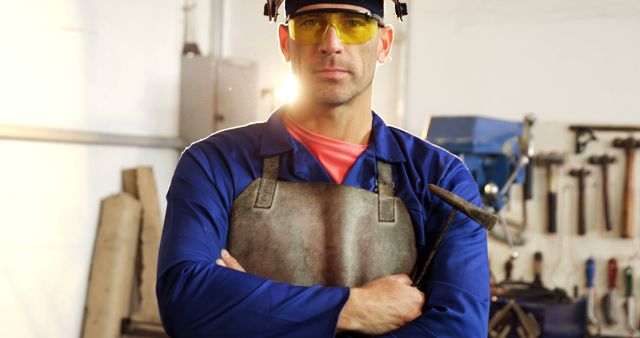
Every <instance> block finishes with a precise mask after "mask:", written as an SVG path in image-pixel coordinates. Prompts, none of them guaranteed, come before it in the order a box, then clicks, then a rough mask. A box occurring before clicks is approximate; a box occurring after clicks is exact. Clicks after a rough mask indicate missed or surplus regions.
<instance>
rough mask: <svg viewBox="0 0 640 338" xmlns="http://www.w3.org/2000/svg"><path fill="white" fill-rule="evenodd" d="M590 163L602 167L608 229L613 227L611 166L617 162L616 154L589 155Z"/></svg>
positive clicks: (604, 206)
mask: <svg viewBox="0 0 640 338" xmlns="http://www.w3.org/2000/svg"><path fill="white" fill-rule="evenodd" d="M589 163H590V164H593V165H597V166H599V167H600V171H601V173H602V206H603V210H604V227H605V229H607V231H611V229H613V225H612V224H611V210H610V207H609V166H610V165H611V164H613V163H616V158H615V157H614V156H609V155H607V154H604V155H601V156H591V157H589Z"/></svg>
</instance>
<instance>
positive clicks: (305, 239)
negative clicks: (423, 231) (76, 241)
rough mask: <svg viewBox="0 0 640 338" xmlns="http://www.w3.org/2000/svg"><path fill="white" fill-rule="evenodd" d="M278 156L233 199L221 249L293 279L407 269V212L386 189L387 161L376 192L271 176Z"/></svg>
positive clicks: (411, 243) (410, 250)
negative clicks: (224, 247) (284, 179)
mask: <svg viewBox="0 0 640 338" xmlns="http://www.w3.org/2000/svg"><path fill="white" fill-rule="evenodd" d="M279 165H280V157H279V156H274V157H268V158H266V159H265V160H264V165H263V175H262V177H261V178H258V179H256V180H255V181H253V182H252V183H251V184H250V185H249V186H248V187H247V188H246V189H245V190H244V191H243V192H242V193H241V194H240V195H239V196H238V197H237V198H236V200H235V201H234V203H233V209H232V213H231V222H230V228H229V238H228V245H227V246H228V249H229V252H230V253H231V255H233V256H234V257H235V258H236V259H237V260H238V262H239V263H240V264H241V265H242V266H243V267H244V268H245V270H246V271H247V272H248V273H252V274H255V275H258V276H260V277H263V278H267V279H272V280H275V281H278V282H283V283H289V284H294V285H304V286H311V285H324V286H349V287H354V286H361V285H363V284H365V283H367V282H369V281H372V280H374V279H377V278H379V277H382V276H384V275H391V274H398V273H406V274H411V272H412V270H413V268H414V265H415V263H416V256H417V249H416V243H415V233H414V228H413V225H412V222H411V217H410V216H409V213H408V211H407V209H406V207H405V206H404V203H403V202H402V200H400V199H399V198H397V197H395V196H394V183H393V174H392V167H391V165H390V164H388V163H383V162H379V161H378V163H377V165H378V177H377V188H376V192H370V191H367V190H364V189H360V188H356V187H351V186H343V185H338V184H325V183H299V182H285V181H278V173H279Z"/></svg>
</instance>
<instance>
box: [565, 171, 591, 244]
mask: <svg viewBox="0 0 640 338" xmlns="http://www.w3.org/2000/svg"><path fill="white" fill-rule="evenodd" d="M590 174H591V171H589V170H587V169H585V168H578V169H573V170H571V171H569V175H571V176H573V177H576V178H577V179H578V234H579V235H584V234H586V233H587V210H586V204H587V201H586V200H587V197H586V191H585V190H586V185H585V180H586V178H587V176H589V175H590Z"/></svg>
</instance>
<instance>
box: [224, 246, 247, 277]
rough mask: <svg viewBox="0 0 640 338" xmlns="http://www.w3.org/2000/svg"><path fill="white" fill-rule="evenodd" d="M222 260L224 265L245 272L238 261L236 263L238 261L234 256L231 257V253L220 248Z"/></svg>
mask: <svg viewBox="0 0 640 338" xmlns="http://www.w3.org/2000/svg"><path fill="white" fill-rule="evenodd" d="M222 260H223V261H224V264H225V266H226V267H228V268H230V269H234V270H238V271H242V272H246V271H244V268H243V267H242V265H240V263H238V261H237V260H236V259H235V258H233V256H231V254H229V251H227V250H222Z"/></svg>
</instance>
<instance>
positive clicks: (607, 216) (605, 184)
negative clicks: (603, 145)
mask: <svg viewBox="0 0 640 338" xmlns="http://www.w3.org/2000/svg"><path fill="white" fill-rule="evenodd" d="M602 203H603V208H604V226H605V228H606V229H607V231H611V230H612V229H613V225H612V224H611V207H610V205H609V165H608V164H606V165H603V166H602Z"/></svg>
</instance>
